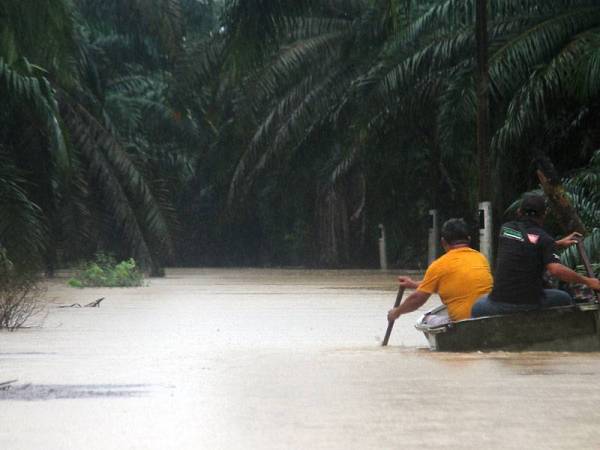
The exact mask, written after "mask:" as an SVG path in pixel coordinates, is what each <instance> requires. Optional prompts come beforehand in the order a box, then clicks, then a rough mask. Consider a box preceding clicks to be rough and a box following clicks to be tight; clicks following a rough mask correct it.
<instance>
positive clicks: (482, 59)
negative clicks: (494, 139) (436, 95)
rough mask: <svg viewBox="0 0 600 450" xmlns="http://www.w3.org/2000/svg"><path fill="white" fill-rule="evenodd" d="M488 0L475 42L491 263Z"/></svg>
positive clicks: (485, 243) (480, 1)
mask: <svg viewBox="0 0 600 450" xmlns="http://www.w3.org/2000/svg"><path fill="white" fill-rule="evenodd" d="M487 6H488V5H487V0H477V1H476V11H475V40H476V43H477V50H476V52H477V162H478V171H477V173H478V180H477V181H478V182H477V184H478V186H477V194H478V195H477V198H478V201H479V202H478V205H479V206H478V209H479V217H480V224H479V230H480V231H479V249H480V251H481V252H482V253H483V254H484V255H485V256H486V257H487V258H488V260H490V261H492V234H493V233H492V231H493V225H492V224H493V221H492V214H491V213H492V205H491V204H490V202H489V201H490V200H491V199H490V100H489V84H490V75H489V63H488V29H487V28H488V27H487V19H488V17H487V16H488V12H487Z"/></svg>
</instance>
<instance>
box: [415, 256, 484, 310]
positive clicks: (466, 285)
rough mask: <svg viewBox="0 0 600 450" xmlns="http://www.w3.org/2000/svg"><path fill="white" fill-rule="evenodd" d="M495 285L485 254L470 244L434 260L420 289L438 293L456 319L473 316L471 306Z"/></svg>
mask: <svg viewBox="0 0 600 450" xmlns="http://www.w3.org/2000/svg"><path fill="white" fill-rule="evenodd" d="M491 288H492V274H491V272H490V266H489V264H488V261H487V259H486V257H485V256H484V255H483V254H481V253H479V252H478V251H477V250H473V249H472V248H470V247H460V248H455V249H451V250H449V251H448V252H447V253H446V254H445V255H443V256H441V257H440V258H438V259H437V260H435V261H434V262H433V263H432V264H431V266H430V267H429V269H428V270H427V273H426V274H425V278H424V279H423V281H422V282H421V284H420V285H419V287H418V289H419V290H420V291H423V292H427V293H430V294H433V293H435V292H437V293H438V294H439V296H440V298H441V299H442V302H443V303H444V304H445V305H446V306H447V307H448V315H449V316H450V319H451V320H453V321H456V320H463V319H468V318H470V317H471V307H472V306H473V304H474V303H475V301H476V300H477V299H478V298H480V297H481V296H482V295H485V294H487V293H489V292H490V289H491Z"/></svg>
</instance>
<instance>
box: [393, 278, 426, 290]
mask: <svg viewBox="0 0 600 450" xmlns="http://www.w3.org/2000/svg"><path fill="white" fill-rule="evenodd" d="M422 281H423V280H413V279H412V278H411V277H407V276H403V275H401V276H399V277H398V284H399V285H400V286H401V287H403V288H408V289H416V288H418V287H419V285H420V284H421V282H422Z"/></svg>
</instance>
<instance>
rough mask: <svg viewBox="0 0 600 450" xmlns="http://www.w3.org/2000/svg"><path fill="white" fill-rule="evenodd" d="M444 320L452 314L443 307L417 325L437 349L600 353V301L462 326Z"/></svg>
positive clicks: (470, 321) (467, 322) (472, 321)
mask: <svg viewBox="0 0 600 450" xmlns="http://www.w3.org/2000/svg"><path fill="white" fill-rule="evenodd" d="M444 317H446V318H447V317H448V310H447V309H446V306H444V305H442V306H439V307H437V308H434V309H432V310H431V311H428V312H427V313H425V314H424V315H423V316H422V317H421V318H420V319H419V321H418V322H417V324H416V325H415V327H416V328H417V330H419V331H422V332H423V333H424V334H425V337H426V338H427V340H428V342H429V347H430V348H431V350H434V351H439V352H473V351H517V352H518V351H574V352H595V351H600V304H598V303H597V302H588V303H577V304H574V305H569V306H560V307H554V308H548V309H542V310H535V311H529V312H523V313H517V314H510V315H502V316H490V317H479V318H476V319H466V320H460V321H457V322H450V321H447V320H448V319H446V320H444ZM432 319H434V320H432Z"/></svg>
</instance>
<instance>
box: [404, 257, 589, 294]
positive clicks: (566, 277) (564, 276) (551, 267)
mask: <svg viewBox="0 0 600 450" xmlns="http://www.w3.org/2000/svg"><path fill="white" fill-rule="evenodd" d="M546 269H547V270H548V272H550V275H552V276H554V277H556V278H558V279H559V280H561V281H564V282H565V283H579V284H585V285H586V286H588V287H589V288H591V289H594V290H595V291H600V280H598V279H597V278H590V277H584V276H582V275H579V274H578V273H577V272H575V271H574V270H571V269H569V268H568V267H566V266H563V265H562V264H560V263H550V264H547V265H546ZM407 300H408V299H407Z"/></svg>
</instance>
